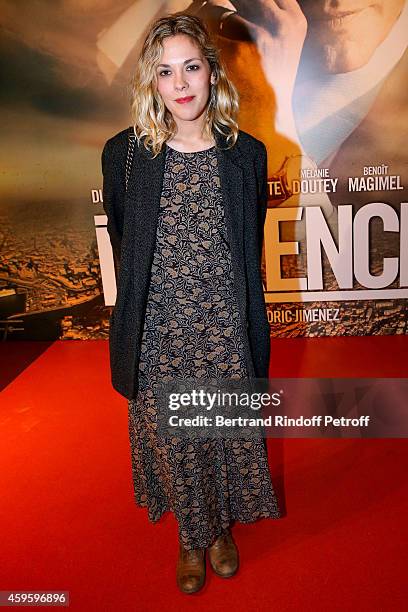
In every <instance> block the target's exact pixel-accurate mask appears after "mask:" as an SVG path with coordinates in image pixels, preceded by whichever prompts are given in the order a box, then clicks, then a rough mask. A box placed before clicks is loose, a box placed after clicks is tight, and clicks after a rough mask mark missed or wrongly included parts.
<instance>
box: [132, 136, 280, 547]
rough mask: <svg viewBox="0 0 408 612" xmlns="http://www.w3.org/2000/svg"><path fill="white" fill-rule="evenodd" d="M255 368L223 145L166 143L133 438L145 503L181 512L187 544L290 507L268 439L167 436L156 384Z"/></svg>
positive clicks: (151, 510) (236, 374)
mask: <svg viewBox="0 0 408 612" xmlns="http://www.w3.org/2000/svg"><path fill="white" fill-rule="evenodd" d="M247 376H248V373H247V369H246V365H245V360H244V346H243V341H242V328H241V320H240V313H239V310H238V307H237V302H236V298H235V294H234V286H233V270H232V263H231V255H230V250H229V244H228V235H227V231H226V224H225V221H224V208H223V201H222V196H221V190H220V178H219V174H218V167H217V156H216V151H215V147H212V148H211V149H207V150H203V151H198V152H194V153H183V152H180V151H176V150H175V149H172V148H171V147H169V146H167V145H166V160H165V171H164V181H163V189H162V194H161V200H160V211H159V218H158V226H157V233H156V246H155V252H154V257H153V262H152V269H151V280H150V286H149V296H148V301H147V306H146V313H145V319H144V329H143V334H142V343H141V354H140V361H139V372H138V379H139V391H138V395H137V397H136V399H134V400H130V401H129V404H128V407H129V411H128V414H129V438H130V446H131V458H132V477H133V485H134V493H135V501H136V503H137V504H138V505H139V506H142V507H147V509H148V516H149V519H150V520H151V521H153V522H155V521H157V520H159V518H160V517H161V516H162V514H163V513H164V512H165V511H171V512H173V513H174V515H175V517H176V520H177V522H178V530H179V538H180V540H181V542H182V543H183V545H184V547H185V548H187V549H191V548H200V547H207V546H209V545H210V544H211V543H212V541H213V540H214V539H215V538H216V537H217V536H218V535H220V533H221V532H222V531H223V530H224V529H225V528H227V527H228V526H229V524H230V522H231V521H232V520H239V521H241V522H252V521H255V520H256V519H258V518H262V517H270V518H278V517H279V516H280V512H279V509H278V504H277V499H276V496H275V492H274V489H273V485H272V482H271V479H270V473H269V467H268V461H267V454H266V448H265V443H264V440H263V439H259V440H248V439H244V438H242V439H239V440H237V439H232V438H227V439H220V438H217V439H209V438H207V439H204V438H200V437H197V438H177V437H163V436H159V435H158V434H157V404H156V400H155V395H154V385H155V383H160V382H162V381H165V380H170V379H178V378H180V379H183V378H223V377H227V378H235V379H237V378H244V377H247Z"/></svg>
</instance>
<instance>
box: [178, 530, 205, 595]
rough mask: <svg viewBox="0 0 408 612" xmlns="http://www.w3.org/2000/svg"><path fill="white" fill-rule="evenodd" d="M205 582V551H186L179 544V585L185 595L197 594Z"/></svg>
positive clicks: (196, 549)
mask: <svg viewBox="0 0 408 612" xmlns="http://www.w3.org/2000/svg"><path fill="white" fill-rule="evenodd" d="M204 582H205V549H204V548H193V549H192V550H186V549H185V548H184V546H183V545H182V544H181V542H179V557H178V561H177V585H178V587H179V589H180V590H181V591H183V593H195V592H196V591H198V590H200V589H201V587H202V586H203V584H204Z"/></svg>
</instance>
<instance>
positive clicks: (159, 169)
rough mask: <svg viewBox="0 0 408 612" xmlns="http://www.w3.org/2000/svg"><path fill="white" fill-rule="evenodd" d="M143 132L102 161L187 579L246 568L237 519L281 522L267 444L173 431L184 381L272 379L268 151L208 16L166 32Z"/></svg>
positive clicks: (145, 458) (115, 328) (127, 371)
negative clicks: (165, 395) (241, 112)
mask: <svg viewBox="0 0 408 612" xmlns="http://www.w3.org/2000/svg"><path fill="white" fill-rule="evenodd" d="M132 111H133V119H134V126H133V130H134V134H135V135H136V145H135V147H134V157H133V164H132V166H131V168H128V169H129V170H130V173H129V180H128V183H127V189H126V160H127V150H128V130H124V131H122V132H120V133H119V134H117V135H116V136H114V137H112V138H110V139H109V140H108V141H107V143H106V144H105V147H104V151H103V154H102V168H103V174H104V185H103V199H104V208H105V211H106V214H107V217H108V232H109V235H110V239H111V244H112V249H113V254H114V261H115V266H116V272H117V275H118V276H117V278H118V283H117V290H118V291H117V298H116V303H115V308H114V311H113V313H112V317H111V326H110V357H111V372H112V383H113V386H114V388H115V389H116V390H117V391H119V392H120V393H121V394H122V395H124V396H125V397H126V398H127V399H128V400H129V402H128V407H129V436H130V444H131V451H132V470H133V483H134V491H135V500H136V503H137V504H138V505H139V506H144V507H147V509H148V516H149V519H150V520H151V521H153V522H155V521H157V520H158V519H159V518H160V517H161V516H162V514H163V513H164V512H165V511H168V510H170V511H172V512H173V513H174V515H175V517H176V520H177V522H178V534H179V557H178V563H177V584H178V586H179V588H180V589H181V590H182V591H183V592H184V593H193V592H195V591H197V590H198V589H200V588H201V587H202V586H203V584H204V580H205V550H206V549H208V554H209V559H210V564H211V566H212V568H213V570H214V571H215V572H216V573H217V574H218V575H220V576H223V577H227V576H232V575H233V574H234V573H235V572H236V570H237V568H238V551H237V548H236V544H235V542H234V540H233V539H232V534H231V531H230V525H231V522H232V521H234V520H239V521H241V522H245V523H246V522H252V521H255V520H256V519H258V518H261V517H270V518H278V517H279V516H280V514H279V510H278V505H277V500H276V496H275V492H274V489H273V486H272V483H271V479H270V474H269V469H268V461H267V454H266V448H265V443H264V440H262V439H261V440H255V441H254V440H251V441H248V440H245V439H239V440H236V439H235V440H234V439H232V438H231V439H220V438H217V439H208V438H207V439H203V438H191V437H190V438H176V437H161V436H159V435H158V433H157V413H158V409H157V401H156V400H155V395H154V387H155V385H156V384H157V383H160V382H162V381H166V380H172V379H173V380H174V379H178V378H181V379H184V378H189V379H191V378H195V377H197V378H206V377H207V376H208V377H212V378H216V377H218V378H231V379H233V378H235V379H244V378H248V377H251V378H252V377H259V378H267V376H268V364H269V325H268V321H267V317H266V309H265V302H264V297H263V289H262V282H261V275H260V256H261V249H262V235H263V224H264V220H265V214H266V204H267V202H266V199H267V195H266V188H267V185H266V149H265V146H264V145H263V143H261V142H260V141H258V140H256V139H255V138H253V137H252V136H250V135H249V134H247V133H245V132H242V131H241V130H239V129H238V125H237V122H236V116H237V111H238V95H237V92H236V89H235V87H234V86H233V85H232V83H231V82H229V80H228V78H227V76H226V73H225V70H224V67H223V65H222V63H221V62H220V60H219V57H218V52H217V49H216V48H215V47H214V44H213V43H212V41H211V39H210V37H209V34H208V31H207V29H206V27H205V26H204V24H203V22H202V21H201V20H200V19H199V18H198V17H195V16H192V15H188V14H186V13H176V14H174V15H171V16H168V17H163V18H161V19H158V20H157V21H156V22H155V23H154V24H153V25H152V27H151V28H150V30H149V32H148V34H147V37H146V40H145V42H144V45H143V48H142V50H141V54H140V58H139V61H138V65H137V70H136V74H135V77H134V80H133V90H132Z"/></svg>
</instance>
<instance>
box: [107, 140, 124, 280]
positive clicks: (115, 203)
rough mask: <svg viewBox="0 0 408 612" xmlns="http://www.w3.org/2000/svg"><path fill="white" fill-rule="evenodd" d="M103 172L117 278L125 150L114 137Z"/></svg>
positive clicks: (108, 142) (108, 224)
mask: <svg viewBox="0 0 408 612" xmlns="http://www.w3.org/2000/svg"><path fill="white" fill-rule="evenodd" d="M101 164H102V174H103V188H102V197H103V209H104V211H105V213H106V216H107V218H108V223H107V230H108V234H109V238H110V242H111V245H112V252H113V261H114V266H115V274H116V278H118V277H119V268H120V252H121V243H122V233H123V216H124V203H125V197H126V193H125V164H126V159H125V158H123V152H121V151H120V150H119V148H118V147H114V143H113V142H112V139H110V140H108V141H107V142H106V143H105V146H104V148H103V151H102V156H101Z"/></svg>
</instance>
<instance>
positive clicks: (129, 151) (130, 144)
mask: <svg viewBox="0 0 408 612" xmlns="http://www.w3.org/2000/svg"><path fill="white" fill-rule="evenodd" d="M135 143H136V135H135V132H134V130H133V127H130V128H129V130H128V149H127V157H126V190H127V186H128V181H129V177H130V171H131V169H132V162H133V154H134V151H135Z"/></svg>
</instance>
